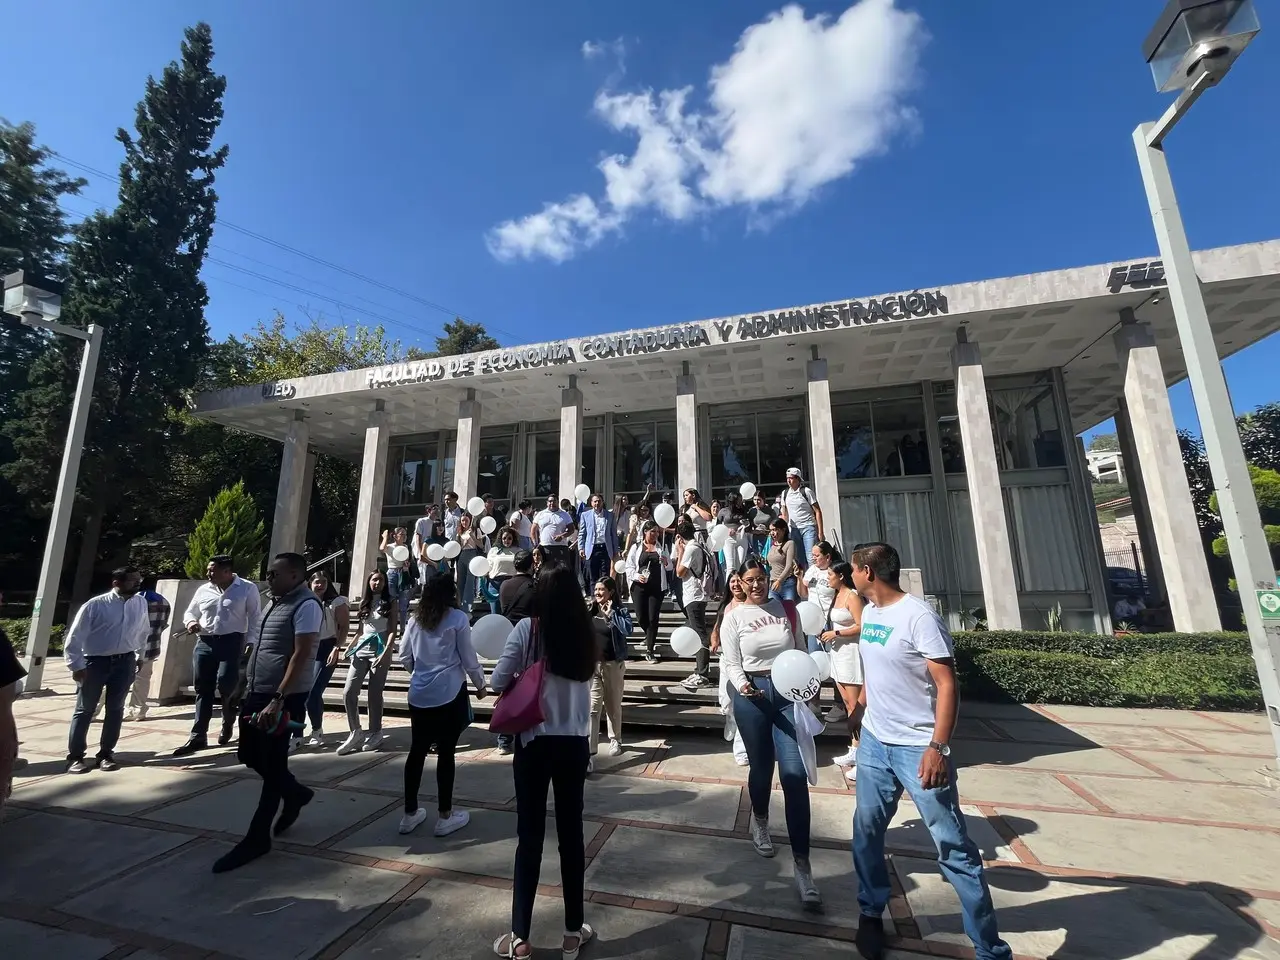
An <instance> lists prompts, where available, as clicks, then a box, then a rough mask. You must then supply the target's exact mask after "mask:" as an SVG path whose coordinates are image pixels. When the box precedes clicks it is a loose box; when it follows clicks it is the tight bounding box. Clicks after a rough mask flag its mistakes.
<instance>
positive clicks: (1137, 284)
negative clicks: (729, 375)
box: [1107, 260, 1167, 293]
mask: <svg viewBox="0 0 1280 960" xmlns="http://www.w3.org/2000/svg"><path fill="white" fill-rule="evenodd" d="M1163 286H1167V284H1166V283H1165V279H1164V261H1163V260H1143V261H1141V262H1140V263H1126V264H1122V265H1121V266H1118V267H1113V268H1112V269H1111V272H1110V273H1109V274H1107V289H1108V290H1110V291H1111V292H1112V293H1119V292H1120V291H1121V290H1124V289H1126V288H1127V289H1131V290H1147V289H1149V288H1151V287H1163Z"/></svg>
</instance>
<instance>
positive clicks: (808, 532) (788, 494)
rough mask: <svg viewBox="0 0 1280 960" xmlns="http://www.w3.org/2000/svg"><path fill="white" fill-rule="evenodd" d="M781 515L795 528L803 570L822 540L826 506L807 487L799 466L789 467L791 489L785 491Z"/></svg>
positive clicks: (795, 539)
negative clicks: (823, 514) (819, 503)
mask: <svg viewBox="0 0 1280 960" xmlns="http://www.w3.org/2000/svg"><path fill="white" fill-rule="evenodd" d="M779 500H780V501H781V506H782V510H781V513H780V516H781V517H782V519H783V520H785V521H787V526H788V527H790V529H791V542H792V543H794V544H795V545H796V562H797V563H798V564H800V566H801V568H802V569H803V568H804V567H805V566H806V565H807V564H808V562H809V556H810V555H811V554H812V553H813V547H814V544H816V543H817V542H818V541H819V540H821V539H822V538H821V537H820V536H819V533H820V531H821V530H822V507H821V506H819V505H818V498H817V497H816V496H814V494H813V490H812V489H810V488H809V487H806V486H805V485H804V477H803V476H801V474H800V468H799V467H788V468H787V488H786V489H785V490H783V491H782V496H781V497H780V498H779Z"/></svg>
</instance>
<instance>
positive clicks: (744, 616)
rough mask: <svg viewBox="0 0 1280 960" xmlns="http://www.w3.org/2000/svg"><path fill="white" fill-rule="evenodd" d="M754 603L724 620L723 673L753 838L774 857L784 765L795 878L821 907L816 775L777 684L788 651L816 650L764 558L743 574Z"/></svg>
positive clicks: (803, 896) (749, 562)
mask: <svg viewBox="0 0 1280 960" xmlns="http://www.w3.org/2000/svg"><path fill="white" fill-rule="evenodd" d="M738 576H739V578H740V579H741V580H742V586H743V588H744V589H745V590H746V594H747V596H746V600H745V601H744V602H743V603H742V604H740V605H739V606H737V607H734V608H733V609H732V610H730V611H729V612H728V613H726V614H725V616H724V622H723V623H722V624H721V625H720V642H721V643H722V644H723V650H722V651H721V654H720V669H721V670H724V671H726V672H727V673H728V675H729V687H730V691H729V694H730V696H731V697H732V698H733V718H734V720H736V721H737V723H738V729H739V730H740V731H742V741H743V743H744V744H745V745H746V748H747V757H748V758H749V760H750V763H751V773H750V774H749V775H748V777H747V793H748V794H750V796H751V824H750V826H751V841H752V843H753V844H754V846H755V849H756V853H758V854H760V856H762V857H772V856H773V854H774V848H773V838H772V837H770V836H769V796H770V794H771V792H772V791H771V788H772V786H773V767H774V763H775V762H776V763H777V765H778V781H779V782H780V783H781V784H782V799H783V809H784V810H785V813H786V818H787V835H788V839H789V840H790V842H791V853H792V855H793V856H794V858H795V866H794V877H795V885H796V890H797V891H798V892H799V894H800V901H801V902H802V903H804V904H806V905H809V906H813V905H816V904H819V903H821V902H822V896H821V894H819V893H818V888H817V886H816V885H815V884H814V882H813V871H812V870H811V869H810V867H809V818H810V812H809V778H808V774H807V773H806V772H805V768H804V760H803V759H802V757H801V755H800V746H799V743H798V740H797V732H796V711H797V710H805V709H807V707H806V706H805V705H804V704H796V703H792V702H791V701H790V700H788V699H787V698H786V697H784V696H783V695H782V692H781V691H780V690H778V689H776V688H775V687H774V685H773V677H772V672H773V662H774V660H776V659H777V658H778V656H779V655H781V654H782V653H783V652H785V651H787V650H804V651H805V652H806V653H807V652H808V645H807V644H806V643H805V637H804V632H803V630H801V628H800V622H799V621H800V618H799V617H798V616H797V615H796V611H795V607H794V605H793V604H790V603H786V602H784V601H783V600H781V599H779V598H778V597H772V598H771V597H770V596H769V574H768V572H767V571H766V570H765V569H764V564H763V563H762V562H761V561H760V560H759V559H757V558H756V557H748V558H747V559H746V561H745V562H744V563H743V564H742V566H741V567H740V568H739V569H738Z"/></svg>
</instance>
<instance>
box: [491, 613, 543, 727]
mask: <svg viewBox="0 0 1280 960" xmlns="http://www.w3.org/2000/svg"><path fill="white" fill-rule="evenodd" d="M530 629H531V630H532V633H533V642H532V643H531V644H530V659H531V660H532V663H530V664H526V666H525V668H524V670H522V671H520V672H519V673H517V674H516V675H515V678H514V680H513V681H512V683H511V686H509V687H508V688H507V689H506V690H504V691H503V692H502V694H501V695H500V696H499V697H498V702H497V703H496V704H494V706H493V716H492V717H490V719H489V730H490V732H491V733H513V734H514V733H524V732H525V731H527V730H532V729H533V728H534V727H536V726H537V725H538V724H540V723H542V722H543V721H544V720H545V719H546V716H545V715H544V714H543V712H542V680H543V677H544V676H545V674H546V661H545V660H543V659H542V650H541V644H540V643H539V642H538V640H539V638H538V621H537V620H536V619H534V620H533V621H531V627H530Z"/></svg>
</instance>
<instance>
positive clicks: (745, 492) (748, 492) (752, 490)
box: [738, 480, 756, 500]
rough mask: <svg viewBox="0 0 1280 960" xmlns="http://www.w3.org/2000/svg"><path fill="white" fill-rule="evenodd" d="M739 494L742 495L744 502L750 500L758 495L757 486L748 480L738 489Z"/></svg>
mask: <svg viewBox="0 0 1280 960" xmlns="http://www.w3.org/2000/svg"><path fill="white" fill-rule="evenodd" d="M738 493H740V494H742V499H743V500H750V499H751V498H752V497H754V496H755V495H756V485H755V484H754V483H752V482H751V481H750V480H748V481H747V482H746V483H744V484H743V485H742V486H740V487H739V488H738Z"/></svg>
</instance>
